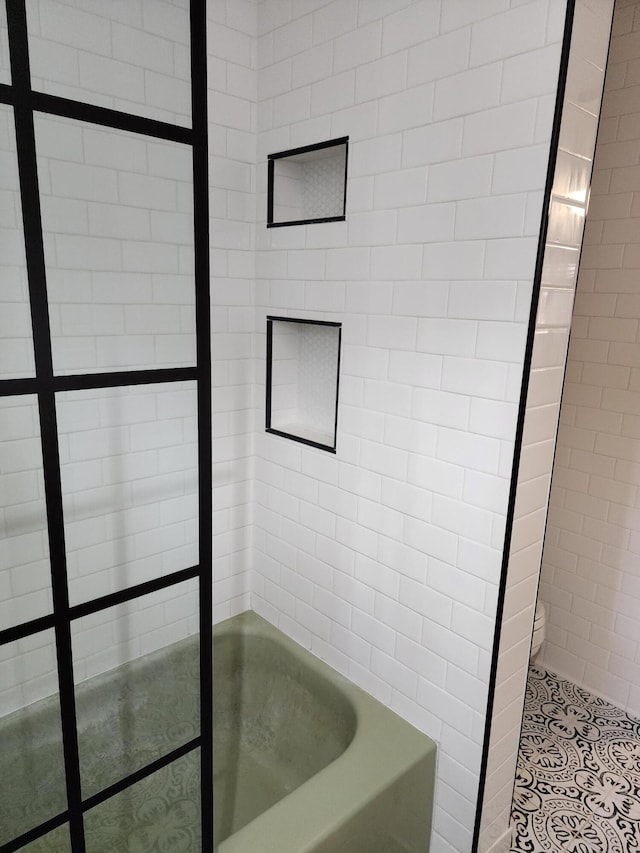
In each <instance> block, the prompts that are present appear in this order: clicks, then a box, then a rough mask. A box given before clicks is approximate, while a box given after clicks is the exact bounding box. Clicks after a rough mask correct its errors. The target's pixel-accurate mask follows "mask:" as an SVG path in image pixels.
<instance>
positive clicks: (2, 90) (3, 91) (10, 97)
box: [0, 83, 15, 105]
mask: <svg viewBox="0 0 640 853" xmlns="http://www.w3.org/2000/svg"><path fill="white" fill-rule="evenodd" d="M14 101H15V93H14V90H13V86H10V85H9V84H8V83H0V104H10V105H11V104H13V103H14Z"/></svg>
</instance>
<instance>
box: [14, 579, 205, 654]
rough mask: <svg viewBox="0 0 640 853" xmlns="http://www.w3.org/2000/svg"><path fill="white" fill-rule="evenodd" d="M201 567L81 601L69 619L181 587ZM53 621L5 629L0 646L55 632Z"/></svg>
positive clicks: (44, 619) (51, 618)
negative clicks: (33, 635)
mask: <svg viewBox="0 0 640 853" xmlns="http://www.w3.org/2000/svg"><path fill="white" fill-rule="evenodd" d="M199 572H200V566H199V565H197V566H191V567H190V568H188V569H180V570H179V571H177V572H172V573H171V574H170V575H163V576H162V577H159V578H153V579H152V580H150V581H144V582H143V583H139V584H136V585H135V586H129V587H127V588H126V589H120V590H118V591H117V592H110V593H109V594H108V595H103V596H101V597H100V598H93V599H91V600H90V601H83V602H82V603H81V604H74V605H73V606H72V607H70V608H69V618H70V619H81V618H82V617H83V616H90V615H91V614H92V613H98V612H99V611H100V610H107V609H108V608H109V607H115V606H116V605H118V604H125V603H126V602H127V601H133V599H134V598H139V597H140V596H142V595H150V594H151V593H153V592H159V591H160V590H161V589H168V588H169V587H171V586H176V585H177V584H180V583H184V582H185V581H188V580H193V578H197V577H198V573H199ZM55 624H56V617H55V616H54V614H53V613H50V614H48V615H47V616H41V617H40V618H39V619H31V620H30V621H29V622H23V623H22V624H21V625H16V626H14V627H13V628H5V629H4V630H3V631H0V646H3V645H6V644H7V643H14V642H16V641H17V640H23V639H24V638H25V637H29V636H31V635H32V634H38V633H40V632H41V631H47V630H49V629H51V628H54V627H55Z"/></svg>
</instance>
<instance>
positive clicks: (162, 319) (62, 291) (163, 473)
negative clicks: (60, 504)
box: [0, 0, 197, 712]
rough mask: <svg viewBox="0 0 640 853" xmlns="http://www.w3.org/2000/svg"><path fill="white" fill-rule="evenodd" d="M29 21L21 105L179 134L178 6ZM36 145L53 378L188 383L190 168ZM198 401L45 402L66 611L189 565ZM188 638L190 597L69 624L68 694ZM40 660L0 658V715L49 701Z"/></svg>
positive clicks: (74, 146)
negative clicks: (91, 107) (145, 375)
mask: <svg viewBox="0 0 640 853" xmlns="http://www.w3.org/2000/svg"><path fill="white" fill-rule="evenodd" d="M27 16H28V25H29V35H30V50H31V57H30V58H31V71H32V78H33V85H34V87H36V88H39V89H40V90H42V91H45V92H49V93H52V94H56V95H62V96H64V97H69V98H74V99H81V100H84V101H88V102H90V103H95V104H98V105H103V106H109V107H115V108H116V109H122V110H125V111H130V112H133V113H135V114H140V115H144V116H147V117H151V118H156V119H160V120H165V121H170V122H175V123H177V124H182V125H188V124H190V121H191V119H190V87H189V76H190V67H189V41H188V40H189V19H188V3H187V2H182V0H180V2H175V3H170V2H163V0H158V2H156V0H154V2H153V3H146V2H142V0H140V2H130V3H127V4H111V3H110V4H96V3H92V2H89V0H77V2H76V3H72V4H69V3H61V2H54V0H39V1H38V2H36V1H35V0H31V2H28V3H27ZM2 35H3V36H5V35H6V33H5V32H3V34H2ZM0 42H2V43H4V45H5V47H4V48H2V50H1V64H2V69H3V70H2V72H1V73H2V80H3V81H5V82H9V79H10V77H9V73H8V69H7V62H6V60H7V53H6V41H4V40H3V39H0ZM0 121H1V122H2V124H1V126H0V127H1V133H0V138H1V140H2V149H3V152H4V154H3V157H2V160H1V161H0V164H1V166H0V168H1V174H2V177H1V178H0V187H1V189H2V193H3V195H2V202H3V203H2V216H3V221H2V225H3V226H4V227H3V230H2V241H3V242H2V247H1V251H0V257H1V258H2V263H3V265H4V267H3V291H2V294H3V295H2V298H3V300H7V301H8V303H10V304H3V306H2V311H0V317H1V319H0V323H1V324H2V330H1V331H2V336H3V338H4V340H3V349H2V353H1V355H2V369H3V376H4V377H5V378H6V377H8V376H14V377H15V376H29V375H33V355H32V344H31V332H30V323H29V314H28V308H27V301H26V288H25V281H26V276H25V262H24V245H23V241H22V234H21V229H22V223H21V214H20V203H19V194H18V184H17V168H16V160H15V154H14V153H12V151H13V150H14V149H15V136H14V131H13V117H12V114H11V109H10V108H9V107H2V109H1V114H0ZM35 130H36V142H37V151H38V173H39V181H40V190H41V204H42V219H43V227H44V233H45V261H46V265H47V284H48V288H49V298H50V318H51V328H52V341H53V358H54V368H55V370H56V372H57V373H78V372H96V371H105V370H106V371H111V370H119V369H124V370H129V369H133V368H145V367H166V366H180V365H185V364H192V363H193V361H194V357H195V346H194V343H195V337H194V330H195V323H194V294H193V246H192V241H193V236H192V230H193V229H192V219H193V213H192V210H193V203H192V188H191V183H192V177H191V168H192V167H191V151H190V149H189V148H188V147H187V146H183V145H179V144H172V143H165V142H160V141H156V140H151V139H147V138H145V137H141V136H138V135H135V134H131V133H125V132H121V131H109V130H107V129H105V128H99V127H96V126H93V125H86V124H85V125H83V124H81V123H80V122H76V121H71V120H67V119H56V118H54V117H51V116H45V115H37V116H36V122H35ZM5 285H6V286H5ZM9 285H10V286H9ZM194 388H195V386H194V384H193V383H186V384H183V383H181V384H178V385H171V386H165V387H163V388H161V387H158V386H138V387H135V388H131V389H111V390H108V391H96V392H93V391H83V392H73V393H71V392H67V393H64V394H60V395H58V401H57V402H58V419H59V429H60V454H61V463H62V485H63V493H64V510H65V521H66V540H67V542H66V544H67V556H68V566H69V576H70V597H71V602H72V603H77V602H79V601H84V600H87V599H88V598H94V597H97V596H100V595H103V594H105V593H108V592H110V591H114V590H116V589H120V588H122V587H124V586H128V585H130V584H132V583H137V582H140V581H144V580H148V579H149V578H151V577H156V576H158V575H160V574H162V573H164V572H168V571H171V570H175V569H178V568H185V567H187V566H191V565H193V564H195V563H196V562H197V544H196V543H197V535H196V511H197V505H196V499H195V498H196V470H195V468H196V443H195V442H196V435H195V415H196V409H195V392H194ZM34 403H35V398H13V399H12V400H10V401H9V403H8V405H9V406H10V410H6V411H3V416H4V415H6V417H3V433H2V438H3V444H2V447H1V449H0V477H1V478H2V485H1V488H0V491H1V493H2V494H3V495H4V496H6V502H7V506H6V507H3V514H2V521H1V527H0V540H1V541H0V551H1V553H2V557H3V560H2V570H3V571H2V581H1V583H0V590H1V591H0V596H1V597H2V604H0V610H1V615H2V621H3V625H5V626H6V625H9V624H17V623H19V622H22V621H24V620H27V619H30V618H36V617H38V616H41V615H44V614H46V613H49V612H50V611H51V596H50V582H49V565H48V551H47V543H46V534H45V533H44V531H45V529H46V525H45V519H44V509H43V500H42V495H43V485H42V473H41V471H42V468H41V459H40V456H39V452H38V451H37V450H36V452H34V448H36V447H37V442H38V418H37V410H36V409H35V406H34ZM12 404H14V405H12ZM25 404H26V405H25ZM6 405H7V404H6V403H5V405H3V409H5V407H6ZM196 630H197V594H196V591H195V588H194V587H193V584H192V583H190V584H183V585H180V587H177V588H173V589H170V590H166V591H163V592H161V593H157V594H154V595H153V596H148V597H145V598H144V599H140V600H139V601H137V602H135V603H134V604H131V605H129V606H128V607H127V608H120V609H119V610H118V611H107V612H105V613H101V614H97V615H96V616H94V617H92V618H91V619H87V620H83V621H82V622H80V623H75V625H74V652H75V663H76V677H77V678H78V679H82V678H84V677H87V676H88V675H91V674H93V673H95V672H99V671H103V670H104V669H108V668H110V667H112V666H114V665H116V664H117V663H118V662H119V661H121V660H123V659H126V658H128V657H132V656H136V655H139V654H143V653H145V652H146V651H150V650H151V649H153V648H158V647H159V646H162V645H165V644H166V643H168V642H171V641H172V640H175V639H178V638H179V637H182V636H184V635H185V634H188V633H193V632H194V631H196ZM51 642H52V637H51V633H50V632H45V634H41V635H37V636H36V637H35V638H29V639H28V640H25V641H20V642H19V643H18V644H16V647H15V648H9V647H7V648H3V650H2V663H0V683H1V684H2V689H3V690H2V696H1V701H2V709H3V711H4V712H6V711H8V710H11V709H12V708H14V707H18V706H20V705H22V704H25V703H28V702H32V701H34V700H35V699H37V698H40V697H41V696H42V695H47V694H48V693H50V692H51V691H52V690H53V689H55V654H54V652H53V648H52V645H51Z"/></svg>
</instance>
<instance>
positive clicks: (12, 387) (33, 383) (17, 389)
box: [0, 376, 39, 397]
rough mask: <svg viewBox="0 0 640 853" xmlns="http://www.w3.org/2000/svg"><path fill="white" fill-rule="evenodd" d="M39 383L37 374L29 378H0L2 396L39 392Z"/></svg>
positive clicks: (0, 393) (0, 394)
mask: <svg viewBox="0 0 640 853" xmlns="http://www.w3.org/2000/svg"><path fill="white" fill-rule="evenodd" d="M38 384H39V383H38V379H36V377H35V376H31V377H29V378H27V379H0V397H24V396H25V395H26V394H37V393H38Z"/></svg>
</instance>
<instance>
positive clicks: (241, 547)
mask: <svg viewBox="0 0 640 853" xmlns="http://www.w3.org/2000/svg"><path fill="white" fill-rule="evenodd" d="M257 22H258V15H257V4H256V3H254V2H253V0H249V2H238V0H213V2H211V0H210V2H208V3H207V46H208V51H209V55H208V63H209V76H208V88H209V160H210V169H209V193H210V195H209V205H210V246H211V311H212V317H211V319H212V371H213V505H214V517H213V537H214V538H213V559H214V592H213V601H214V621H216V622H217V621H219V620H221V619H224V618H226V617H228V616H233V615H235V614H236V613H239V612H242V611H244V610H247V609H248V608H249V606H250V597H249V593H250V573H251V567H252V559H251V548H252V531H251V518H252V516H251V502H252V500H253V476H254V475H253V470H254V465H253V432H254V429H255V400H254V382H255V374H256V370H257V369H258V364H257V363H256V361H255V354H254V346H255V341H254V308H253V306H254V302H255V296H254V291H255V276H254V267H255V216H256V207H255V185H256V184H255V163H256V128H257V76H256V62H257V53H256V51H257ZM259 369H260V370H262V369H263V365H262V363H260V364H259Z"/></svg>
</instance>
